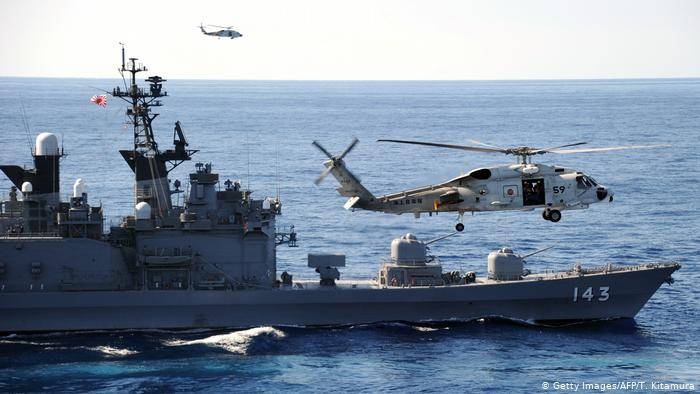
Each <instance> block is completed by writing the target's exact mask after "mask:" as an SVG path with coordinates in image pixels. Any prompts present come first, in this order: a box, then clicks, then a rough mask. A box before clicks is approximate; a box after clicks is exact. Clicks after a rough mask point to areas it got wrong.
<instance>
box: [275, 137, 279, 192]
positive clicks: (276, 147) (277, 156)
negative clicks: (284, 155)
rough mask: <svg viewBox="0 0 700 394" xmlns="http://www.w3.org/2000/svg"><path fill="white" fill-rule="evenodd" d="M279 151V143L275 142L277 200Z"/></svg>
mask: <svg viewBox="0 0 700 394" xmlns="http://www.w3.org/2000/svg"><path fill="white" fill-rule="evenodd" d="M279 153H280V151H279V145H278V144H277V142H275V183H276V184H277V201H279V199H280V174H279Z"/></svg>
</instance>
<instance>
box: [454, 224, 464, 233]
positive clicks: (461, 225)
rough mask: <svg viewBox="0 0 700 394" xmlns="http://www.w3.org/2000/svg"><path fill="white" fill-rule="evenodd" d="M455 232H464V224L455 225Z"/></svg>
mask: <svg viewBox="0 0 700 394" xmlns="http://www.w3.org/2000/svg"><path fill="white" fill-rule="evenodd" d="M455 230H457V231H464V223H457V224H456V225H455Z"/></svg>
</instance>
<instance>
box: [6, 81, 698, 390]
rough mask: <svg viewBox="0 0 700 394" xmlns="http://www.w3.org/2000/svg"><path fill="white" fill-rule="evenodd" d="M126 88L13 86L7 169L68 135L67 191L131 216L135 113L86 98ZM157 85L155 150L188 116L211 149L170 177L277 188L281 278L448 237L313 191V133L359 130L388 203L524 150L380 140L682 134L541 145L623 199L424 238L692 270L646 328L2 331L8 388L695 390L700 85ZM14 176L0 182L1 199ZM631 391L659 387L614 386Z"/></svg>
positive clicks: (651, 312)
mask: <svg viewBox="0 0 700 394" xmlns="http://www.w3.org/2000/svg"><path fill="white" fill-rule="evenodd" d="M155 71H156V73H158V74H160V75H164V74H167V70H155ZM145 77H146V76H144V78H145ZM120 85H122V81H121V80H118V79H114V80H89V79H29V78H0V136H1V137H2V148H1V150H0V152H1V153H0V162H2V164H24V165H27V166H28V167H31V165H32V161H31V155H30V149H31V146H32V145H33V141H34V137H35V136H36V134H38V133H39V132H42V131H51V132H53V133H56V134H57V135H59V136H60V139H61V140H62V142H63V146H64V149H65V151H66V153H67V156H66V157H65V158H64V159H63V161H62V173H61V177H62V181H61V186H62V194H63V195H64V196H68V194H69V193H70V192H71V190H72V185H73V183H74V181H75V180H76V179H77V178H82V179H83V180H84V181H85V183H86V184H87V189H88V195H89V199H90V203H91V204H93V205H96V204H100V203H101V204H102V205H103V207H104V209H105V212H106V214H107V215H108V218H109V221H110V222H112V224H116V223H118V220H119V217H120V216H122V215H128V214H131V213H132V210H133V196H132V193H133V189H132V173H131V171H130V170H129V168H128V166H127V165H126V164H125V163H124V162H123V160H122V158H121V156H120V155H119V154H118V152H117V150H118V149H129V148H130V147H131V146H132V145H131V144H132V140H131V138H132V133H131V130H130V129H129V128H127V127H124V122H125V121H126V118H125V115H124V111H125V108H126V105H125V104H124V103H123V102H120V101H119V100H118V99H115V98H111V97H110V98H109V104H108V106H107V108H100V107H98V106H96V105H93V104H91V103H90V101H89V99H90V97H91V96H92V95H94V94H99V93H100V90H99V89H105V90H111V89H112V88H113V87H116V86H120ZM165 90H167V91H168V92H169V97H166V98H165V99H164V100H163V103H164V106H163V107H162V108H160V109H159V110H160V111H159V112H160V116H159V117H158V118H157V119H156V121H155V126H156V129H155V131H156V137H157V138H158V139H159V141H160V146H161V148H162V149H165V148H167V147H168V146H169V145H170V143H171V142H172V135H173V125H174V122H175V121H176V120H180V121H181V123H182V126H183V129H184V130H185V132H186V135H187V137H188V140H189V143H190V148H193V149H199V150H200V152H199V153H197V154H196V155H195V156H194V160H193V161H192V162H190V163H185V164H183V165H182V166H181V167H179V168H177V169H176V170H175V171H173V173H172V178H173V179H175V178H177V179H180V180H182V181H183V183H185V182H184V181H186V180H187V174H188V172H189V171H191V170H192V169H193V168H194V163H196V162H197V161H201V162H205V163H208V162H211V163H212V165H213V168H214V171H215V172H218V173H219V174H220V177H221V179H222V180H225V179H232V180H235V179H240V180H241V182H242V184H243V186H244V187H248V188H250V189H252V190H254V196H257V197H264V196H275V195H277V194H278V193H279V195H280V196H281V198H282V201H283V215H282V216H281V217H279V220H278V224H279V225H280V226H281V227H282V226H289V225H294V226H295V228H296V231H297V232H298V233H299V245H300V246H299V247H298V248H289V247H287V246H280V247H279V248H278V273H279V272H282V271H284V270H286V271H289V272H290V273H292V274H294V276H295V278H314V277H315V276H316V274H315V273H314V272H313V271H312V270H310V269H309V268H307V267H306V255H307V254H308V253H319V252H339V253H345V254H346V256H347V267H345V268H343V269H342V271H341V275H342V278H345V279H365V278H369V277H373V276H374V275H375V274H376V271H377V270H378V267H379V263H380V261H381V260H382V259H383V258H384V257H386V256H388V254H389V246H390V242H391V239H392V238H394V237H397V236H400V235H402V234H405V233H408V232H411V233H414V234H416V235H417V236H418V237H419V238H422V239H426V240H427V239H432V238H436V237H439V236H441V235H445V234H448V233H449V232H451V231H453V227H454V224H455V223H456V219H457V216H456V214H445V215H443V214H441V215H439V216H437V217H422V218H420V219H415V218H414V217H413V216H412V215H401V216H397V215H388V214H382V213H374V212H362V211H356V212H350V211H346V210H344V209H343V208H342V206H343V204H344V203H345V199H344V198H342V197H340V196H339V195H338V194H337V193H336V191H335V188H336V187H337V184H336V182H335V180H334V179H333V178H332V177H328V178H327V179H326V180H325V181H324V183H322V184H321V185H320V186H318V187H317V186H315V185H314V184H313V180H314V179H315V178H316V176H318V174H319V173H320V172H321V171H322V170H323V168H324V167H323V165H322V164H321V163H322V162H323V161H324V160H325V157H324V156H323V154H322V153H321V152H319V151H318V150H316V149H315V148H314V147H313V146H312V145H311V141H313V140H318V141H319V142H320V143H321V144H323V145H324V146H325V147H326V148H327V149H328V150H330V151H331V152H333V153H339V152H341V151H342V150H343V149H345V147H346V146H347V145H348V144H349V143H350V142H351V140H352V139H353V137H357V138H359V139H360V143H359V145H357V147H356V148H355V149H354V150H353V151H352V152H351V153H350V154H349V155H348V156H347V157H346V159H345V161H346V164H347V166H348V167H349V168H350V169H351V170H352V171H353V172H354V173H355V174H356V175H357V176H358V177H360V178H361V179H362V182H363V184H364V185H365V186H366V187H367V188H368V189H369V190H370V191H371V192H373V193H374V194H377V195H378V194H384V193H389V192H394V191H399V190H402V189H407V188H412V187H417V186H421V185H424V184H430V183H436V182H439V181H442V180H447V179H449V178H451V177H454V176H457V175H459V174H461V173H465V172H468V171H469V170H471V169H474V168H478V167H481V166H487V165H497V164H503V163H508V162H510V161H513V160H514V158H513V157H506V156H500V155H492V154H481V153H470V152H463V151H456V150H448V149H436V148H431V147H421V146H412V145H399V144H386V143H378V142H376V140H377V139H380V138H390V139H414V140H426V141H434V142H442V143H451V144H462V145H469V144H471V142H470V140H478V141H482V142H484V143H488V144H492V145H498V146H503V147H514V146H522V145H528V146H536V147H550V146H557V145H564V144H568V143H574V142H580V141H586V142H588V143H589V144H588V146H590V147H606V146H621V145H654V144H664V145H669V147H666V148H656V149H639V150H621V151H610V152H602V153H582V154H572V155H555V154H548V155H543V156H540V157H537V160H538V161H540V162H543V163H547V164H557V165H560V166H564V167H568V168H575V169H578V170H580V171H583V172H585V173H587V174H589V175H590V176H592V177H594V178H595V179H596V180H597V181H598V182H600V183H602V184H604V185H606V186H608V187H610V188H611V189H612V190H613V191H614V192H615V201H614V202H613V203H610V204H608V203H601V204H596V205H594V206H591V208H590V209H587V210H579V211H564V212H563V218H562V220H561V221H560V222H559V223H551V222H548V221H544V220H542V217H541V215H540V212H539V210H536V211H532V212H487V213H477V214H475V215H467V216H465V225H466V230H465V231H464V232H463V233H462V234H460V235H458V236H455V237H451V238H447V239H445V240H443V241H440V242H438V243H436V244H433V245H431V248H432V253H433V254H435V255H437V256H439V257H440V258H441V260H442V262H443V264H444V266H445V269H446V270H461V271H476V272H477V273H478V274H480V275H483V274H484V273H485V271H486V255H487V254H488V253H489V252H490V251H491V250H493V249H495V248H498V247H501V246H510V247H512V248H514V249H515V250H516V252H519V253H523V254H524V253H528V252H532V251H535V250H537V249H540V248H545V247H548V246H553V248H552V249H550V250H548V251H547V252H544V253H541V254H538V255H536V256H533V257H531V258H529V259H528V268H530V269H531V270H533V271H542V270H552V269H567V268H569V267H570V266H571V265H573V264H575V263H581V264H583V265H584V266H585V265H603V264H607V263H613V264H622V265H624V264H629V265H632V264H639V263H651V262H657V261H677V262H679V263H681V264H682V266H683V267H682V269H681V270H680V271H678V272H677V273H676V274H675V275H674V278H675V280H676V281H675V283H674V284H672V285H666V284H664V285H663V286H662V287H661V288H660V289H659V291H658V292H657V293H656V294H655V295H654V296H653V298H652V299H651V300H650V301H649V302H648V303H647V305H646V306H645V307H644V308H643V309H642V310H641V312H640V313H639V314H638V315H637V316H636V318H635V319H634V320H616V321H606V322H598V323H592V324H584V325H577V326H568V327H559V328H550V327H538V326H531V325H526V324H522V323H517V322H507V321H494V320H478V321H471V322H462V323H450V324H438V325H427V324H407V323H400V322H397V323H384V324H377V325H361V326H346V327H332V328H303V327H253V328H249V329H246V330H232V329H231V330H205V331H202V330H196V331H146V332H143V331H118V332H81V333H45V334H37V335H25V334H17V335H5V336H3V337H0V392H37V391H41V392H87V391H90V392H93V391H95V392H125V391H128V392H217V393H218V392H278V391H291V392H323V393H325V392H330V391H342V392H386V391H397V392H474V391H496V392H504V391H516V392H546V391H560V390H557V389H562V388H563V389H565V390H566V391H573V390H574V388H575V387H576V386H574V385H575V384H579V385H581V384H584V383H586V384H594V385H595V386H587V387H588V389H587V390H584V389H583V386H578V391H596V392H602V391H632V392H641V391H651V390H653V389H654V387H656V388H659V387H661V388H663V387H668V386H663V384H688V385H689V384H692V385H694V387H695V390H697V389H698V387H699V385H700V345H699V339H700V319H699V318H698V316H699V315H700V313H699V306H700V291H699V290H698V287H699V286H698V283H700V274H699V273H698V268H700V267H699V265H698V256H699V255H700V202H699V201H700V182H698V178H699V177H700V171H699V169H700V157H699V152H700V80H699V79H650V80H580V81H579V80H574V81H457V82H451V81H450V82H447V81H423V82H407V81H396V82H388V81H387V82H379V81H378V82H369V81H347V82H346V81H187V80H173V81H167V82H166V83H165ZM22 108H24V113H25V114H26V116H25V117H23V116H22V112H23V110H22ZM25 121H26V122H25ZM25 123H26V124H27V127H25ZM10 186H11V184H10V182H9V181H8V180H6V179H4V178H3V179H2V180H0V193H2V194H5V195H6V193H7V191H8V190H9V187H10ZM0 258H2V256H0ZM0 318H2V317H1V316H0ZM625 382H630V383H631V382H645V383H644V385H639V384H638V385H635V386H631V385H630V386H624V385H622V386H621V385H620V384H621V383H625ZM654 382H656V383H660V384H662V385H661V386H659V385H657V386H652V383H654ZM566 384H570V385H566ZM565 385H566V386H565ZM612 385H617V386H612Z"/></svg>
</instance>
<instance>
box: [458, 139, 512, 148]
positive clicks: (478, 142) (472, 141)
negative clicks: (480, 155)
mask: <svg viewBox="0 0 700 394" xmlns="http://www.w3.org/2000/svg"><path fill="white" fill-rule="evenodd" d="M467 141H469V142H471V143H472V144H477V145H481V146H485V147H487V148H493V149H502V150H505V148H501V147H500V146H495V145H489V144H485V143H483V142H481V141H477V140H467Z"/></svg>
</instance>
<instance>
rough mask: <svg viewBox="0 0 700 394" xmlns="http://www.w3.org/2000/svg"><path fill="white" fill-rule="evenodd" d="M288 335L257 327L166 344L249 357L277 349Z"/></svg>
mask: <svg viewBox="0 0 700 394" xmlns="http://www.w3.org/2000/svg"><path fill="white" fill-rule="evenodd" d="M285 336H286V334H285V333H284V332H283V331H281V330H278V329H276V328H273V327H255V328H251V329H248V330H243V331H234V332H231V333H228V334H220V335H212V336H210V337H206V338H202V339H195V340H190V341H185V340H171V341H167V342H165V345H166V346H192V345H205V346H211V347H218V348H222V349H224V350H226V351H227V352H229V353H233V354H240V355H249V354H253V353H256V354H257V353H261V352H265V351H266V350H269V349H270V348H273V347H275V346H276V345H277V344H278V342H279V340H281V339H283V338H284V337H285Z"/></svg>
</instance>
